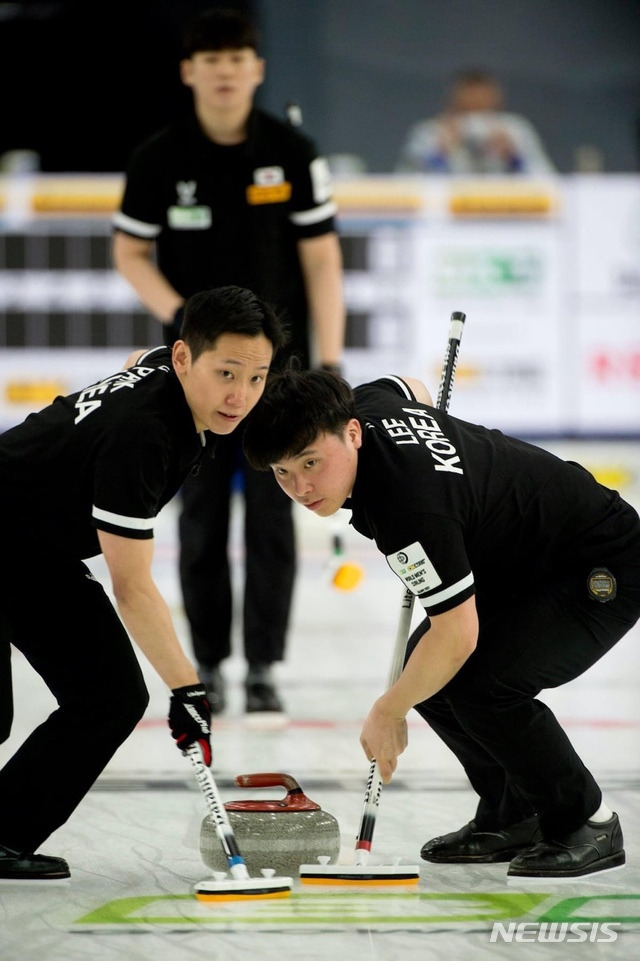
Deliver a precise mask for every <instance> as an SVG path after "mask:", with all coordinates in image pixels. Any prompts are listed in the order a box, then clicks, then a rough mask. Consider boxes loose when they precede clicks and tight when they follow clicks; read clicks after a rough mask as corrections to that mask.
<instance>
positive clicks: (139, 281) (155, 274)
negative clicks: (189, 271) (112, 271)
mask: <svg viewBox="0 0 640 961" xmlns="http://www.w3.org/2000/svg"><path fill="white" fill-rule="evenodd" d="M116 250H117V248H116ZM114 263H115V266H116V269H117V271H118V272H119V273H120V274H121V275H122V276H123V277H124V278H125V280H127V281H128V282H129V283H130V284H131V286H132V287H133V289H134V290H135V292H136V293H137V295H138V297H139V298H140V300H141V301H142V303H143V304H144V306H145V307H146V308H147V310H149V311H150V313H152V314H153V315H154V317H157V318H158V320H160V321H161V322H162V323H163V324H170V323H171V321H172V320H173V316H174V314H175V312H176V310H177V309H178V307H180V305H181V304H183V303H184V297H182V296H181V295H180V294H179V293H178V291H177V290H175V288H174V287H173V286H172V285H171V284H170V283H169V281H168V280H167V278H166V277H165V276H164V274H163V273H161V271H159V270H158V268H157V267H156V265H155V264H154V263H153V262H152V261H151V260H150V259H149V258H148V257H146V256H144V255H140V254H136V255H127V256H124V255H122V254H120V255H118V254H117V253H116V252H114Z"/></svg>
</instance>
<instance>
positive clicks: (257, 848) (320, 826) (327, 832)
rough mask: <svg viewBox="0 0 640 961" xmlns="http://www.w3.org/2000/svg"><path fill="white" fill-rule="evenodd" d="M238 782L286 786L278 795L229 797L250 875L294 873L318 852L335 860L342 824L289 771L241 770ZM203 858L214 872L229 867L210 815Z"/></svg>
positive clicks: (241, 784) (314, 859)
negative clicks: (269, 870) (265, 870)
mask: <svg viewBox="0 0 640 961" xmlns="http://www.w3.org/2000/svg"><path fill="white" fill-rule="evenodd" d="M235 783H236V785H237V786H238V787H246V788H262V787H279V786H282V787H285V788H286V789H287V793H286V795H285V796H284V797H282V798H277V799H275V800H251V801H250V800H242V801H227V803H226V804H225V809H226V811H227V814H228V816H229V821H230V823H231V827H232V828H233V831H234V834H235V836H236V840H237V842H238V848H239V849H240V853H241V854H242V857H243V858H244V859H245V861H246V863H247V869H248V871H249V874H250V875H251V876H256V875H257V876H259V875H260V871H261V870H262V868H273V869H274V870H275V872H276V874H277V875H285V876H286V875H291V876H295V875H297V873H298V869H299V867H300V865H301V864H309V863H316V862H317V859H318V857H319V856H324V857H328V858H329V860H328V862H327V863H329V864H335V862H336V861H337V859H338V854H339V852H340V829H339V826H338V822H337V820H336V819H335V818H334V817H333V815H332V814H329V813H328V812H327V811H323V810H322V809H321V807H320V805H319V804H316V802H315V801H312V800H311V799H310V798H308V797H307V796H306V794H305V793H304V792H303V790H302V788H301V787H300V785H299V784H298V782H297V781H296V779H295V778H294V777H292V776H291V775H290V774H272V773H268V774H239V775H238V776H237V777H236V779H235ZM200 853H201V855H202V860H203V861H204V863H205V864H206V865H207V867H210V868H211V869H212V870H213V871H226V870H228V864H227V859H226V857H225V855H224V852H223V850H222V847H221V845H220V840H219V838H218V835H217V834H216V829H215V824H214V821H213V820H212V818H211V816H210V815H207V817H205V818H204V820H203V821H202V826H201V830H200Z"/></svg>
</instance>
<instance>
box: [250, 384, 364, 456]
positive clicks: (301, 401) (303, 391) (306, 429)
mask: <svg viewBox="0 0 640 961" xmlns="http://www.w3.org/2000/svg"><path fill="white" fill-rule="evenodd" d="M354 417H357V414H356V405H355V397H354V394H353V390H352V389H351V387H350V385H349V384H348V383H347V381H346V380H343V378H342V377H337V376H336V375H335V374H332V373H330V372H329V371H325V370H299V369H298V370H296V369H294V368H293V367H289V368H288V369H286V370H284V371H282V373H280V374H274V375H271V376H270V377H269V379H268V380H267V385H266V387H265V389H264V393H263V395H262V397H261V399H260V403H259V404H257V405H256V407H255V408H254V409H253V411H252V412H251V414H250V415H249V417H248V418H247V422H246V427H245V431H244V439H243V445H244V451H245V454H246V457H247V460H248V461H249V463H250V465H251V466H252V467H253V468H255V469H256V470H268V469H269V467H270V466H271V464H276V463H278V462H279V461H281V460H283V459H286V458H288V457H296V456H297V455H298V454H300V453H301V452H302V451H303V450H305V448H307V447H309V446H310V445H311V444H313V442H314V441H315V440H316V438H317V437H319V436H320V435H321V434H336V435H337V436H338V437H340V436H342V433H343V431H344V428H345V427H346V426H347V424H348V422H349V421H350V420H351V419H352V418H354Z"/></svg>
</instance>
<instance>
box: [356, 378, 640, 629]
mask: <svg viewBox="0 0 640 961" xmlns="http://www.w3.org/2000/svg"><path fill="white" fill-rule="evenodd" d="M355 395H356V402H357V411H358V417H359V420H360V422H361V424H362V430H363V442H362V447H361V449H360V450H359V452H358V472H357V478H356V483H355V486H354V490H353V494H352V497H351V499H350V500H349V501H348V502H347V505H345V506H348V507H351V508H352V511H353V514H352V519H351V523H352V524H353V526H354V527H355V528H356V530H358V531H359V532H360V533H362V534H364V535H365V536H367V537H370V538H373V539H374V540H375V542H376V544H377V545H378V547H379V549H380V550H381V551H382V552H383V553H384V554H385V555H386V557H387V562H388V564H389V566H390V567H391V569H392V570H393V571H394V572H395V573H396V574H397V575H398V576H399V577H400V578H401V579H402V580H403V581H404V582H405V584H406V585H407V586H408V587H409V588H410V589H411V590H412V592H413V593H414V594H417V595H418V596H419V597H420V599H421V601H422V604H423V605H424V607H425V609H426V610H427V612H428V613H430V614H441V613H443V612H445V611H447V610H450V609H451V608H453V607H456V606H457V605H458V604H460V603H462V601H464V600H466V599H467V598H468V597H470V596H471V595H472V594H474V592H475V593H477V594H478V598H477V599H478V603H479V604H480V603H481V602H484V601H486V600H488V601H489V602H492V601H494V600H498V601H499V599H500V597H501V596H502V597H504V596H505V595H506V594H507V593H513V592H518V591H521V590H523V589H526V588H527V587H528V586H531V585H533V584H535V583H541V582H543V581H544V580H545V579H548V578H554V577H558V576H564V575H567V576H570V575H571V574H572V573H574V572H575V574H576V576H577V577H579V579H580V583H584V584H586V580H587V578H588V576H589V574H590V572H591V571H592V569H593V568H594V567H596V566H604V567H611V566H614V564H615V559H616V558H618V557H622V556H624V554H625V552H626V551H627V550H630V549H631V548H632V546H633V545H634V544H637V542H638V515H637V513H636V511H635V510H634V509H633V508H632V507H631V506H630V505H629V504H627V503H625V501H623V500H622V499H621V498H620V496H619V495H618V494H617V492H615V491H611V490H608V489H607V488H605V487H603V486H602V485H600V484H598V483H597V482H596V480H595V479H594V477H593V476H592V475H591V474H590V473H589V472H588V471H586V470H585V469H584V468H583V467H581V466H580V465H578V464H574V463H572V462H567V461H563V460H561V459H560V458H558V457H556V456H554V455H553V454H550V453H548V452H546V451H543V450H541V449H540V448H538V447H535V446H533V445H531V444H526V443H524V442H522V441H519V440H516V439H514V438H512V437H507V436H505V435H503V434H502V433H500V431H497V430H489V429H487V428H485V427H481V426H477V425H475V424H470V423H467V422H466V421H462V420H459V419H458V418H456V417H452V416H450V415H448V414H445V413H443V412H442V411H440V410H438V409H436V408H434V407H428V406H425V405H424V404H422V403H420V402H417V401H416V400H415V397H414V395H413V393H412V391H411V390H410V388H409V387H408V385H407V384H405V382H404V381H403V380H402V379H401V378H399V377H386V378H382V379H380V380H376V381H374V382H373V383H370V384H364V385H362V386H361V387H357V388H356V390H355Z"/></svg>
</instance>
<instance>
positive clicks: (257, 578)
mask: <svg viewBox="0 0 640 961" xmlns="http://www.w3.org/2000/svg"><path fill="white" fill-rule="evenodd" d="M237 470H240V471H241V476H242V482H243V495H244V511H245V514H244V540H245V582H244V604H243V630H244V653H245V656H246V658H247V660H248V661H249V663H256V662H263V663H267V664H270V663H272V662H274V661H280V660H282V658H283V656H284V648H285V640H286V633H287V626H288V623H289V614H290V609H291V600H292V595H293V585H294V579H295V571H296V548H295V534H294V526H293V516H292V511H291V501H290V499H289V498H288V497H287V496H286V494H284V493H283V492H282V491H281V490H280V488H279V487H278V484H277V482H276V480H275V478H274V477H273V474H272V473H271V471H255V470H253V469H252V468H251V467H249V465H248V464H247V462H246V460H245V459H244V456H243V454H242V450H241V434H240V433H239V432H234V433H233V434H231V435H229V436H228V437H221V438H219V439H218V442H217V446H216V453H215V457H214V458H213V460H212V459H211V458H208V457H204V458H203V459H202V465H201V469H200V471H199V472H198V474H196V475H190V476H189V477H188V478H187V480H186V481H185V483H184V485H183V488H182V513H181V515H180V582H181V586H182V596H183V599H184V607H185V613H186V615H187V619H188V621H189V625H190V629H191V637H192V643H193V650H194V654H195V657H196V660H197V661H198V663H199V664H201V665H203V666H206V667H212V666H213V665H215V664H218V663H219V662H220V661H222V660H223V659H224V658H225V657H228V656H229V654H230V653H231V622H232V608H233V601H232V589H231V572H230V566H229V557H228V548H227V542H228V537H229V513H230V506H231V494H232V481H233V478H234V475H235V474H236V471H237Z"/></svg>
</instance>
